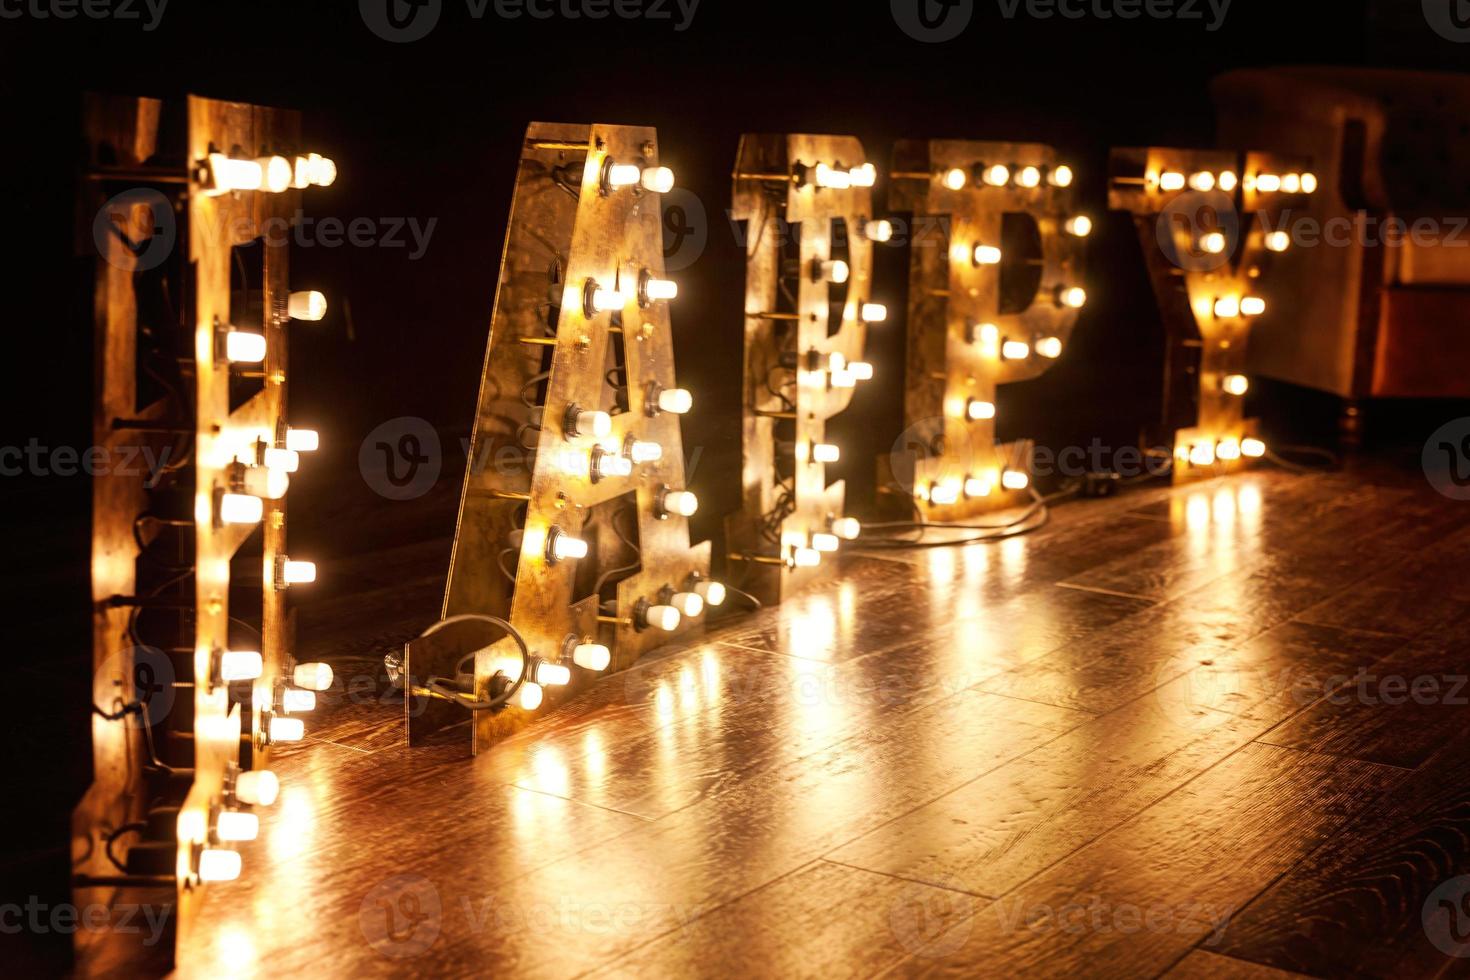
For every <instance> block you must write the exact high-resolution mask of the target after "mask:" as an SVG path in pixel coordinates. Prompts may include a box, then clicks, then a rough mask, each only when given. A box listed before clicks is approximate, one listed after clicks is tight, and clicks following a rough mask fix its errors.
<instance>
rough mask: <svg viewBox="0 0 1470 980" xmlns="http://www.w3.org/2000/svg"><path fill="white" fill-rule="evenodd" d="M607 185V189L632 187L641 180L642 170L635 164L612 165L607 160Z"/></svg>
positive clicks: (612, 163)
mask: <svg viewBox="0 0 1470 980" xmlns="http://www.w3.org/2000/svg"><path fill="white" fill-rule="evenodd" d="M609 164H610V165H609V166H608V168H607V185H608V186H609V187H632V186H633V185H634V184H636V183H638V182H639V181H641V180H642V179H643V168H642V167H640V166H638V165H637V164H636V163H614V162H612V161H611V160H609Z"/></svg>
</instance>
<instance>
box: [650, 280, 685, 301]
mask: <svg viewBox="0 0 1470 980" xmlns="http://www.w3.org/2000/svg"><path fill="white" fill-rule="evenodd" d="M643 294H644V295H645V296H647V297H648V299H649V302H653V301H654V300H660V299H673V298H674V297H676V296H678V295H679V284H678V283H677V282H674V280H672V279H649V280H648V281H647V282H645V283H644V284H643Z"/></svg>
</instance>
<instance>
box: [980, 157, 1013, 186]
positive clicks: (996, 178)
mask: <svg viewBox="0 0 1470 980" xmlns="http://www.w3.org/2000/svg"><path fill="white" fill-rule="evenodd" d="M981 177H982V178H983V179H984V181H985V183H987V184H989V185H990V186H991V187H1004V186H1005V185H1007V184H1009V183H1010V182H1011V168H1010V167H1007V166H1004V165H1002V164H999V163H996V164H992V165H991V166H988V167H986V168H985V172H984V173H983V174H981Z"/></svg>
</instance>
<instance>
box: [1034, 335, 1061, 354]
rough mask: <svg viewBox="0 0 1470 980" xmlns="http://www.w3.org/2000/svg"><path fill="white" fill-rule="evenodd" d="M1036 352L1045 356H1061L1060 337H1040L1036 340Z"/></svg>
mask: <svg viewBox="0 0 1470 980" xmlns="http://www.w3.org/2000/svg"><path fill="white" fill-rule="evenodd" d="M1036 353H1038V354H1040V355H1041V356H1042V357H1046V358H1058V357H1061V356H1062V339H1061V338H1060V337H1042V338H1041V339H1040V340H1038V341H1037V342H1036Z"/></svg>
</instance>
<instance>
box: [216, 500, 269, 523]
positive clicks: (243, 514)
mask: <svg viewBox="0 0 1470 980" xmlns="http://www.w3.org/2000/svg"><path fill="white" fill-rule="evenodd" d="M264 513H265V501H263V500H261V499H260V498H259V497H253V496H251V495H250V494H245V493H227V494H224V495H223V496H221V497H220V501H219V519H220V523H222V524H254V523H255V522H256V521H259V520H260V517H261V515H262V514H264Z"/></svg>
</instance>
